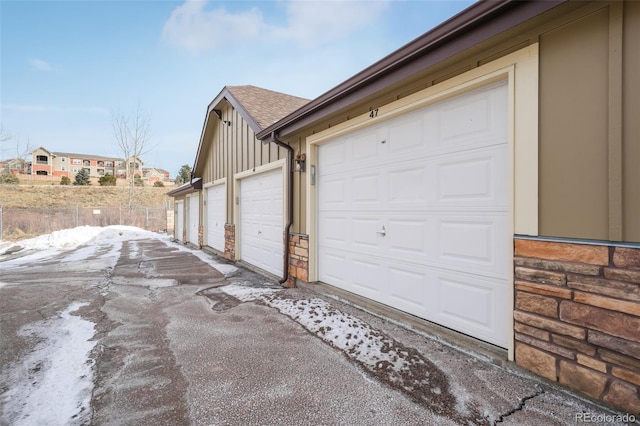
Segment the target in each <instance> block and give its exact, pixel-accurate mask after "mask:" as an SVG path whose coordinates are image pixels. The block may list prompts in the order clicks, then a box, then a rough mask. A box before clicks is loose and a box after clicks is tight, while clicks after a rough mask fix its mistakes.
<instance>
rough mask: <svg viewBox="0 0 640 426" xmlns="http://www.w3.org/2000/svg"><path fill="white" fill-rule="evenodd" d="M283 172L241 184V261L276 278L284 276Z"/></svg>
mask: <svg viewBox="0 0 640 426" xmlns="http://www.w3.org/2000/svg"><path fill="white" fill-rule="evenodd" d="M283 211H284V207H283V183H282V169H280V168H278V169H276V170H272V171H268V172H264V173H260V174H257V175H254V176H250V177H247V178H244V179H242V180H241V181H240V212H239V213H240V232H239V234H240V241H239V242H240V258H241V259H242V260H243V261H245V262H247V263H250V264H252V265H255V266H257V267H258V268H260V269H264V270H265V271H267V272H271V273H272V274H275V275H277V276H281V275H282V273H283V270H282V267H283V262H282V256H283V239H282V237H283V236H282V231H283V217H284V216H283Z"/></svg>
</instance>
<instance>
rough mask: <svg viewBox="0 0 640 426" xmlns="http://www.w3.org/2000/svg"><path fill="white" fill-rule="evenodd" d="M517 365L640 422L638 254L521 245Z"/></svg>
mask: <svg viewBox="0 0 640 426" xmlns="http://www.w3.org/2000/svg"><path fill="white" fill-rule="evenodd" d="M514 263H515V310H514V319H515V322H514V328H515V330H514V332H515V361H516V363H517V364H518V365H520V366H522V367H524V368H526V369H527V370H530V371H532V372H534V373H536V374H538V375H540V376H543V377H546V378H547V379H549V380H552V381H556V382H559V383H561V384H563V385H566V386H567V387H569V388H572V389H574V390H577V391H580V392H582V393H584V394H586V395H588V396H589V397H591V398H593V399H596V400H600V401H602V402H604V403H607V404H609V405H612V406H615V407H617V408H619V409H621V410H624V411H626V412H628V413H631V414H634V415H638V414H640V248H626V247H616V246H613V245H612V246H604V245H592V244H591V245H590V244H584V245H583V244H574V243H564V242H548V241H540V240H526V239H518V238H516V240H515V257H514Z"/></svg>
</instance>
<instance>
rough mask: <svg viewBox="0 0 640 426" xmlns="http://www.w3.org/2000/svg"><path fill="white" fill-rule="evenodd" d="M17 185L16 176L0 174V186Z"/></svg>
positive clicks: (18, 180)
mask: <svg viewBox="0 0 640 426" xmlns="http://www.w3.org/2000/svg"><path fill="white" fill-rule="evenodd" d="M19 183H20V179H18V176H16V175H14V174H12V173H2V174H0V184H7V185H17V184H19Z"/></svg>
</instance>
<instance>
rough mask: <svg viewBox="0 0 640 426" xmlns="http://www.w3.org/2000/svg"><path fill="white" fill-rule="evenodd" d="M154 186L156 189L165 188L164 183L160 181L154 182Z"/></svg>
mask: <svg viewBox="0 0 640 426" xmlns="http://www.w3.org/2000/svg"><path fill="white" fill-rule="evenodd" d="M153 186H154V187H155V188H164V183H162V182H160V181H159V180H157V181H155V182H153Z"/></svg>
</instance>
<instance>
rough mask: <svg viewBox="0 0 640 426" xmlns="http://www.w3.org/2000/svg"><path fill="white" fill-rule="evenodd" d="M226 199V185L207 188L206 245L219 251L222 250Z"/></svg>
mask: <svg viewBox="0 0 640 426" xmlns="http://www.w3.org/2000/svg"><path fill="white" fill-rule="evenodd" d="M226 201H227V193H226V185H224V184H223V185H216V186H212V187H211V188H208V189H207V231H206V234H207V245H208V246H209V247H212V248H214V249H216V250H219V251H224V224H225V217H226V214H225V212H226V209H227V202H226Z"/></svg>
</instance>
